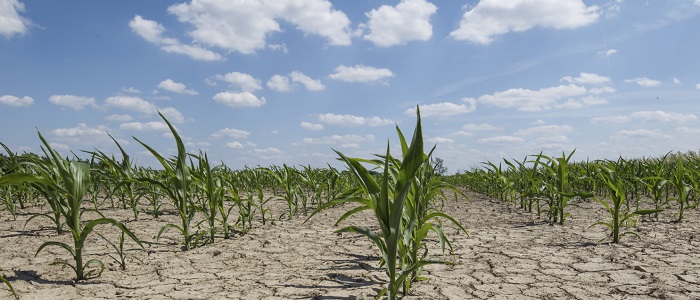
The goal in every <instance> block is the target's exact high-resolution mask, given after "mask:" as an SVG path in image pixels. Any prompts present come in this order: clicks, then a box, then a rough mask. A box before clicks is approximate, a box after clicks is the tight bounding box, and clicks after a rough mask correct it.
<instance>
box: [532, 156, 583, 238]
mask: <svg viewBox="0 0 700 300" xmlns="http://www.w3.org/2000/svg"><path fill="white" fill-rule="evenodd" d="M575 152H576V150H573V151H571V153H570V154H569V155H566V153H564V152H562V156H561V157H555V158H552V157H549V156H545V155H542V154H540V155H535V157H541V158H542V159H545V160H547V161H549V163H548V164H542V166H543V167H544V169H545V170H546V172H547V174H548V176H549V178H551V180H550V181H549V182H547V187H548V188H547V193H548V197H549V199H550V202H549V213H548V216H549V220H550V222H551V223H552V224H553V223H557V222H558V223H559V224H560V225H562V224H564V220H565V219H566V217H567V216H568V214H567V213H566V207H567V206H568V205H569V201H570V200H571V199H572V198H574V197H580V198H590V197H593V194H592V193H590V192H580V191H573V190H572V188H571V185H570V184H569V176H570V173H569V160H571V156H573V155H574V153H575Z"/></svg>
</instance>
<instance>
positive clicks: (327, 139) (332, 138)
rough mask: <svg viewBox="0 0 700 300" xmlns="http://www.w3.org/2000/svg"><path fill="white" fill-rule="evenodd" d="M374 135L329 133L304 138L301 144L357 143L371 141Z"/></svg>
mask: <svg viewBox="0 0 700 300" xmlns="http://www.w3.org/2000/svg"><path fill="white" fill-rule="evenodd" d="M373 140H374V135H371V134H368V135H365V136H362V135H357V134H346V135H337V134H334V135H329V136H324V137H321V138H304V139H303V140H302V144H305V145H342V144H355V145H357V144H359V143H363V142H366V141H373Z"/></svg>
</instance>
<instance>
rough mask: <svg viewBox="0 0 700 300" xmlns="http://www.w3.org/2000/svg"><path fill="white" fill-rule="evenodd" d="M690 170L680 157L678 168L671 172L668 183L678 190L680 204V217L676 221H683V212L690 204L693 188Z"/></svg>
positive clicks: (677, 197) (677, 200)
mask: <svg viewBox="0 0 700 300" xmlns="http://www.w3.org/2000/svg"><path fill="white" fill-rule="evenodd" d="M690 172H691V171H690V170H687V169H686V168H685V167H684V165H683V159H678V162H677V163H676V169H675V170H674V171H673V173H671V175H670V176H671V177H670V178H669V179H668V184H670V185H671V186H673V188H674V189H675V190H676V198H675V201H676V204H677V205H678V219H676V222H679V223H680V222H683V213H684V212H685V209H686V208H687V206H688V204H689V203H688V196H689V194H690V192H691V191H692V189H693V186H692V181H693V179H692V176H691V174H690Z"/></svg>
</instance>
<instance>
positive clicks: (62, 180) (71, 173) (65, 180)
mask: <svg viewBox="0 0 700 300" xmlns="http://www.w3.org/2000/svg"><path fill="white" fill-rule="evenodd" d="M39 138H40V139H41V141H42V143H43V144H44V146H42V150H43V152H44V154H45V155H46V157H47V158H48V160H47V161H46V162H45V165H46V167H45V168H44V169H45V170H51V171H52V172H53V174H51V175H53V176H47V177H43V178H42V177H38V176H34V175H31V176H26V175H30V174H24V175H22V174H19V175H20V176H17V177H11V176H12V174H11V175H6V176H3V178H6V179H7V180H8V183H10V184H18V183H21V182H35V183H41V184H44V185H45V186H46V187H48V188H50V189H52V190H54V191H57V193H58V194H59V197H58V199H55V200H57V201H58V206H59V208H60V213H61V216H63V218H64V220H65V224H66V226H67V227H68V229H69V230H70V232H71V236H72V238H73V246H72V247H71V246H69V245H68V244H66V243H62V242H56V241H48V242H45V243H43V244H42V245H41V246H39V249H37V251H36V253H35V256H37V255H39V253H40V252H41V250H43V249H44V248H46V247H48V246H56V247H60V248H63V249H65V250H66V251H68V253H69V254H70V255H71V257H72V258H73V261H74V263H73V264H71V263H69V262H64V261H57V262H54V263H53V264H60V265H65V266H68V267H70V268H71V269H73V271H75V275H76V280H83V279H85V278H87V277H91V276H99V275H100V274H101V273H102V271H103V270H104V264H103V263H102V261H101V260H99V259H90V260H88V261H87V262H85V263H83V249H84V247H85V242H86V241H87V237H88V235H89V234H90V233H91V232H92V231H93V230H94V228H95V226H97V225H102V224H112V225H114V226H115V227H117V228H118V229H120V230H121V231H122V232H124V233H126V234H127V235H128V236H129V237H130V238H131V239H133V240H134V241H135V242H136V243H138V244H139V246H141V247H143V245H141V242H140V241H139V239H138V238H136V236H135V235H134V234H133V233H132V232H131V231H130V230H129V229H128V228H126V226H124V224H122V223H120V222H117V221H116V220H114V219H110V218H105V217H102V218H98V219H94V220H91V221H87V223H85V224H84V225H83V222H82V220H81V216H82V211H81V208H80V206H81V204H82V202H83V198H84V197H85V193H86V191H87V188H88V185H89V183H90V165H89V164H87V163H85V162H80V161H69V160H68V159H65V158H63V157H61V156H60V155H59V154H58V153H57V152H56V151H54V150H53V149H52V148H51V146H50V145H49V143H48V142H47V141H46V140H45V139H44V137H43V136H42V135H41V133H39ZM46 175H49V174H46ZM7 177H10V178H7ZM90 266H96V267H98V268H99V270H94V269H93V270H89V271H88V272H85V270H86V268H88V267H90Z"/></svg>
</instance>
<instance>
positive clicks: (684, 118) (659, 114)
mask: <svg viewBox="0 0 700 300" xmlns="http://www.w3.org/2000/svg"><path fill="white" fill-rule="evenodd" d="M697 119H698V117H697V116H696V115H694V114H682V113H676V112H665V111H660V110H655V111H637V112H633V113H631V114H630V115H627V116H608V117H596V118H592V119H591V123H593V124H596V123H628V122H632V121H634V120H641V121H658V122H678V123H685V122H691V121H695V120H697Z"/></svg>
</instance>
